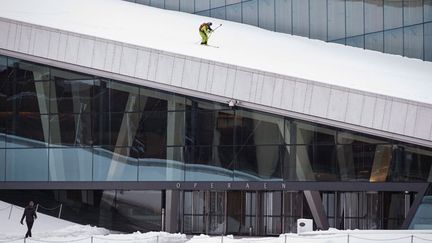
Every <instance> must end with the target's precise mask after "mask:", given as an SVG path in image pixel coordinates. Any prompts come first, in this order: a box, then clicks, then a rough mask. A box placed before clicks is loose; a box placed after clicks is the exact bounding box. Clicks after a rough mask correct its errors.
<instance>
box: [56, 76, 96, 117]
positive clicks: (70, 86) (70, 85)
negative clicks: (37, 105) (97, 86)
mask: <svg viewBox="0 0 432 243" xmlns="http://www.w3.org/2000/svg"><path fill="white" fill-rule="evenodd" d="M92 88H93V80H72V81H71V80H60V81H55V82H52V85H51V113H79V114H81V113H86V112H91V111H92V107H91V98H92Z"/></svg>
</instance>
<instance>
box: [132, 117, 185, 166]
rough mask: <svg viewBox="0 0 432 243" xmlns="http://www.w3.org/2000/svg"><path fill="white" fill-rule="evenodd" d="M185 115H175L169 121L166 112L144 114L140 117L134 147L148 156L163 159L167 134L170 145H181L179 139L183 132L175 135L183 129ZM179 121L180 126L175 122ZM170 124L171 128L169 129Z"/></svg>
mask: <svg viewBox="0 0 432 243" xmlns="http://www.w3.org/2000/svg"><path fill="white" fill-rule="evenodd" d="M183 114H184V113H182V112H181V113H174V114H171V115H170V116H169V118H170V119H173V120H169V121H168V117H167V113H166V112H144V113H142V114H140V115H141V117H140V120H139V123H138V128H137V129H136V134H135V136H134V137H132V138H135V139H134V141H133V144H134V146H136V147H138V148H140V149H141V150H142V151H143V152H144V153H146V155H148V156H151V157H157V158H161V156H162V157H163V154H164V150H163V149H162V148H164V147H165V146H166V145H167V142H168V141H167V139H168V137H167V133H169V140H170V141H169V142H170V143H172V144H170V145H174V144H175V143H176V142H178V143H180V142H181V141H180V140H181V139H180V138H179V137H180V136H181V135H182V134H183V132H182V131H181V132H180V133H179V134H175V133H176V132H178V131H179V130H180V129H182V128H183V127H182V126H181V125H182V124H183V123H182V122H183V119H182V118H183V117H182V115H183ZM176 121H178V122H179V123H178V124H175V122H176ZM168 122H169V128H168Z"/></svg>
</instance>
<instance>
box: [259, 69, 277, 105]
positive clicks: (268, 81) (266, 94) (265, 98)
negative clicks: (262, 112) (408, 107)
mask: <svg viewBox="0 0 432 243" xmlns="http://www.w3.org/2000/svg"><path fill="white" fill-rule="evenodd" d="M274 89H275V77H272V76H264V81H263V86H262V90H261V99H260V101H261V102H260V103H261V104H264V105H271V104H272V102H273V94H274Z"/></svg>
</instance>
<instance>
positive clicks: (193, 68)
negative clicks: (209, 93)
mask: <svg viewBox="0 0 432 243" xmlns="http://www.w3.org/2000/svg"><path fill="white" fill-rule="evenodd" d="M199 71H200V63H199V62H196V61H192V60H190V59H186V61H185V64H184V69H183V78H182V86H183V87H185V88H188V89H196V88H198V76H199Z"/></svg>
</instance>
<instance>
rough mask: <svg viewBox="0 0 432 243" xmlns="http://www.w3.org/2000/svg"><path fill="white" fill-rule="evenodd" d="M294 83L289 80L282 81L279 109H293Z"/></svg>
mask: <svg viewBox="0 0 432 243" xmlns="http://www.w3.org/2000/svg"><path fill="white" fill-rule="evenodd" d="M295 86H296V82H295V81H292V80H290V79H284V80H283V88H282V89H283V90H282V103H281V108H282V109H287V110H291V109H292V107H293V101H294V94H295Z"/></svg>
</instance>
